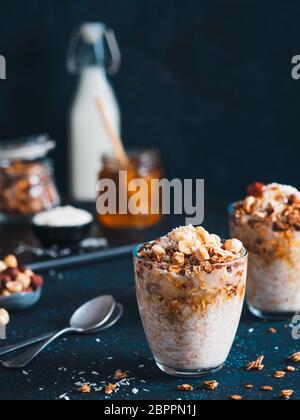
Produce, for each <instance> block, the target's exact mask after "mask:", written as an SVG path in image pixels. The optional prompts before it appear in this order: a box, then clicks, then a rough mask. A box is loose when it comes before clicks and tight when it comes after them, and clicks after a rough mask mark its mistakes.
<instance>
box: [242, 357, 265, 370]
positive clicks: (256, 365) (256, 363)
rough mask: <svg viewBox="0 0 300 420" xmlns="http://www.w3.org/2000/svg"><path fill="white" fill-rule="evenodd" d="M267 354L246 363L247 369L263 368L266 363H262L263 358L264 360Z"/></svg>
mask: <svg viewBox="0 0 300 420" xmlns="http://www.w3.org/2000/svg"><path fill="white" fill-rule="evenodd" d="M264 358H265V356H259V358H258V359H257V360H255V361H254V362H250V363H248V364H247V365H246V370H247V371H250V370H263V368H264V365H263V364H262V362H263V360H264Z"/></svg>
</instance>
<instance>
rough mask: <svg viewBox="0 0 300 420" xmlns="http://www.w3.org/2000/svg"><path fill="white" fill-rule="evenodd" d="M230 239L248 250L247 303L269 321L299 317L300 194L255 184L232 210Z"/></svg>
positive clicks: (290, 190)
mask: <svg viewBox="0 0 300 420" xmlns="http://www.w3.org/2000/svg"><path fill="white" fill-rule="evenodd" d="M229 213H230V215H229V218H230V230H231V234H232V235H234V236H235V237H237V238H239V239H240V240H241V241H243V243H244V244H245V246H246V247H247V248H248V250H249V275H248V287H247V301H248V305H249V308H250V311H251V312H252V313H253V314H254V315H255V316H258V317H260V318H265V319H283V318H284V319H285V318H287V319H291V317H292V316H293V315H294V314H295V313H297V312H299V311H300V260H299V255H300V193H299V191H297V190H296V189H295V188H293V187H290V186H286V185H280V184H269V185H264V184H262V183H255V184H253V185H251V186H250V187H249V188H248V194H247V196H246V198H245V199H244V200H242V201H239V202H237V203H235V204H233V205H232V206H230V212H229Z"/></svg>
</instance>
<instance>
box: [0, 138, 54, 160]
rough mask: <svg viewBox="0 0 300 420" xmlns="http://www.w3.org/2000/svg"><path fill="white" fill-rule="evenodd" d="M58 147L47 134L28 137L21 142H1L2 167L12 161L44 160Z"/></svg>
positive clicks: (20, 140) (0, 157)
mask: <svg viewBox="0 0 300 420" xmlns="http://www.w3.org/2000/svg"><path fill="white" fill-rule="evenodd" d="M55 147H56V142H55V141H54V140H51V139H50V138H49V136H48V135H47V134H41V135H37V136H32V137H26V138H23V139H19V140H11V141H3V142H0V165H3V164H7V163H9V162H12V161H17V160H20V161H24V160H25V161H26V160H28V161H32V160H36V159H42V158H44V157H45V156H47V154H48V153H49V152H50V151H51V150H53V149H54V148H55Z"/></svg>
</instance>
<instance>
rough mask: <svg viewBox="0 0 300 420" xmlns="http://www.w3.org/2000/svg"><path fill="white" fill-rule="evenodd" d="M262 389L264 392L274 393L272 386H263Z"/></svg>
mask: <svg viewBox="0 0 300 420" xmlns="http://www.w3.org/2000/svg"><path fill="white" fill-rule="evenodd" d="M260 389H261V390H262V391H273V389H274V388H273V387H272V386H269V385H265V386H261V387H260Z"/></svg>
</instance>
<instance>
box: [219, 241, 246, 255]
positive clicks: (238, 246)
mask: <svg viewBox="0 0 300 420" xmlns="http://www.w3.org/2000/svg"><path fill="white" fill-rule="evenodd" d="M224 248H225V249H226V251H230V252H232V253H233V254H238V253H239V252H241V250H242V249H243V243H242V242H241V241H239V240H238V239H229V240H228V241H226V242H225V244H224Z"/></svg>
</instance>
